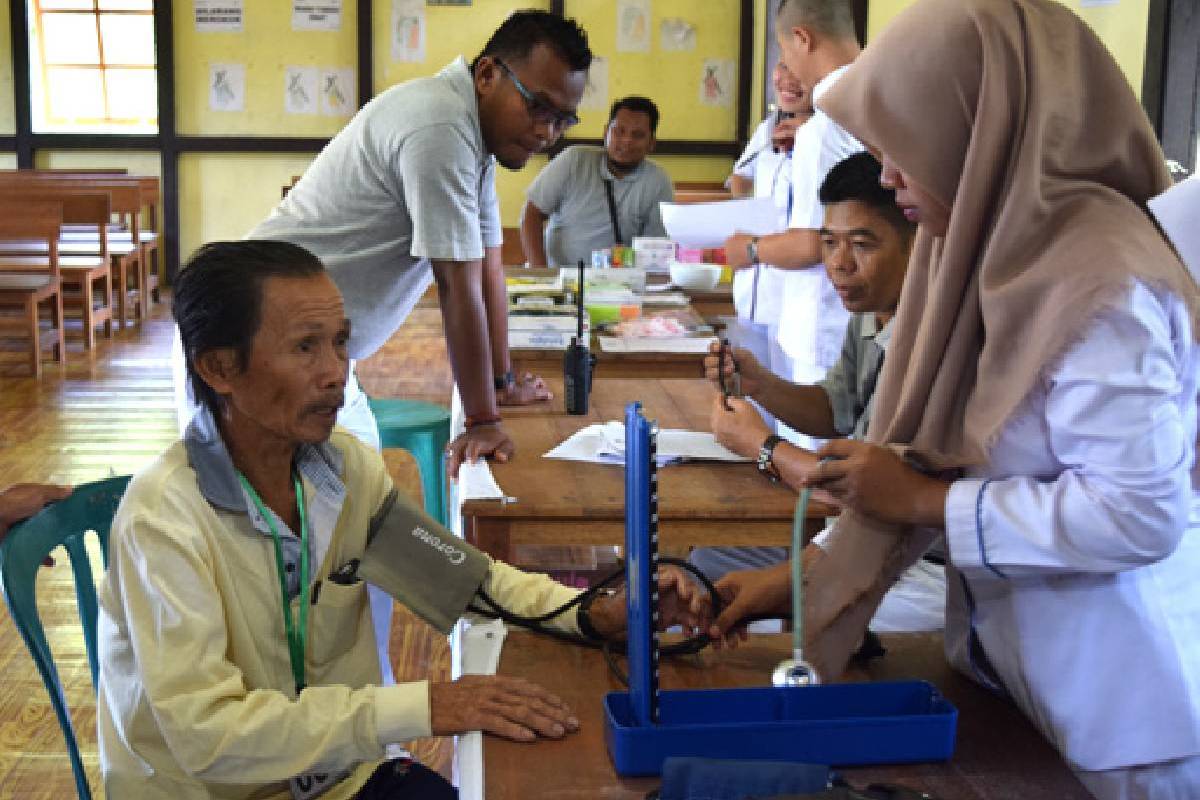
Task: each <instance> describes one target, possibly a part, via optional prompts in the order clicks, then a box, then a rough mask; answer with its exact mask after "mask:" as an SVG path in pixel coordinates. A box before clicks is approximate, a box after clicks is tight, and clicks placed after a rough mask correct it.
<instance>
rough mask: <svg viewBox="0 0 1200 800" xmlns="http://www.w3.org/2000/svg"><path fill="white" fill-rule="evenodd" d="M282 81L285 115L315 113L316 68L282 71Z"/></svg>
mask: <svg viewBox="0 0 1200 800" xmlns="http://www.w3.org/2000/svg"><path fill="white" fill-rule="evenodd" d="M283 81H284V84H283V110H284V111H285V112H286V113H288V114H316V113H317V81H318V77H317V68H316V67H288V68H287V69H286V70H284V77H283Z"/></svg>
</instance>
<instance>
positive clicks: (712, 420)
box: [709, 395, 771, 458]
mask: <svg viewBox="0 0 1200 800" xmlns="http://www.w3.org/2000/svg"><path fill="white" fill-rule="evenodd" d="M725 403H726V400H725V398H723V397H721V396H720V395H717V396H716V397H715V398H713V407H712V414H711V415H710V417H709V424H710V425H711V427H712V432H713V435H714V436H715V437H717V441H718V442H720V443H721V444H722V445H724V446H725V447H728V448H729V449H730V450H732V451H733V452H735V453H737V454H738V455H740V456H745V457H746V458H754V457H756V456H757V455H758V451H759V448H761V447H762V445H763V442H765V441H766V440H767V437H768V436H770V435H771V429H770V428H768V427H767V423H766V422H764V421H763V418H762V415H761V414H759V413H758V409H756V408H755V407H754V406H752V405H751V404H750V403H748V402H747V401H745V400H738V399H736V398H730V399H729V400H728V403H729V408H728V409H726V408H725Z"/></svg>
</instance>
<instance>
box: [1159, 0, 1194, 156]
mask: <svg viewBox="0 0 1200 800" xmlns="http://www.w3.org/2000/svg"><path fill="white" fill-rule="evenodd" d="M1165 26H1166V37H1165V38H1166V52H1165V58H1164V59H1163V80H1162V87H1163V88H1162V102H1161V109H1162V111H1161V116H1160V119H1159V138H1160V140H1161V141H1162V146H1163V151H1164V152H1165V153H1166V154H1167V158H1171V159H1174V160H1175V161H1178V162H1179V163H1180V164H1182V165H1183V166H1184V167H1186V168H1187V169H1188V170H1189V171H1191V170H1193V169H1194V167H1195V165H1196V135H1197V131H1198V126H1200V119H1198V118H1197V117H1198V115H1197V103H1200V5H1197V3H1196V2H1195V0H1171V1H1170V3H1169V8H1168V11H1167V17H1166V22H1165ZM1151 119H1154V117H1151Z"/></svg>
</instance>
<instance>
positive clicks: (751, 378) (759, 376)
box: [704, 342, 771, 397]
mask: <svg viewBox="0 0 1200 800" xmlns="http://www.w3.org/2000/svg"><path fill="white" fill-rule="evenodd" d="M721 361H722V359H721V343H720V342H712V343H711V344H709V346H708V355H706V356H705V357H704V377H705V378H708V379H709V380H710V381H712V382H713V383H714V384H716V385H717V386H720V385H721V379H720V378H719V377H718V376H717V368H718V366H720V367H721V369H722V371H723V372H724V373H725V380H726V381H727V382H728V381H729V380H730V378H732V377H733V373H734V372H737V374H738V381H739V382H740V383H741V387H740V388H741V390H742V394H743V395H746V396H748V397H754V396H755V395H757V394H758V393H759V392H761V391H762V390H763V388H764V386H765V385H766V382H767V379H768V378H769V376H770V374H771V373H770V372H769V371H768V370H767V369H766V368H764V367H763V365H762V364H760V363H758V359H757V358H755V357H754V354H753V353H751V352H750V351H749V350H746V349H744V348H741V347H739V348H737V349H735V350H734V351H733V357H732V358H730V356H729V355H726V356H725V358H724V362H725V363H724V364H722V363H721Z"/></svg>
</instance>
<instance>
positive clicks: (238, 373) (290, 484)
mask: <svg viewBox="0 0 1200 800" xmlns="http://www.w3.org/2000/svg"><path fill="white" fill-rule="evenodd" d="M174 314H175V320H176V322H177V323H178V325H179V330H180V333H181V336H182V340H183V345H184V351H185V356H186V360H187V370H188V375H189V379H190V380H191V382H192V384H193V388H194V389H195V390H196V395H197V396H198V397H199V398H201V399H202V401H203V405H202V407H201V410H200V411H199V412H198V413H197V415H196V417H195V418H194V419H193V421H192V423H191V425H190V426H189V428H188V429H187V431H186V433H185V434H184V437H183V439H182V441H179V442H177V443H176V444H174V445H173V446H172V447H170V448H169V449H168V450H167V451H166V452H165V453H163V454H162V455H161V456H160V457H159V458H158V459H157V460H156V461H155V462H154V463H153V464H151V465H150V466H149V467H147V468H146V469H145V470H143V471H142V472H141V473H139V474H138V475H137V476H135V477H134V478H133V480H132V482H131V483H130V485H129V489H128V491H127V492H126V494H125V496H124V499H123V500H122V502H121V506H120V508H119V510H118V512H117V515H116V518H115V520H114V523H113V528H112V533H111V538H110V542H109V568H108V573H107V575H106V576H105V579H104V582H103V585H102V588H101V592H100V606H101V607H100V619H99V641H100V686H99V698H98V702H97V706H98V717H99V720H98V723H99V746H100V764H101V769H102V772H103V775H104V782H105V789H106V791H107V794H108V796H109V797H120V798H123V797H138V798H163V799H164V800H166V799H167V798H169V800H185V798H187V799H190V798H217V797H219V798H251V797H254V798H259V797H288V796H289V791H290V796H292V797H315V796H317V795H318V794H321V795H322V796H324V797H327V798H349V797H356V798H374V797H381V798H382V797H388V798H397V797H421V798H440V797H450V796H454V789H453V787H451V786H450V785H449V784H448V783H446V782H445V781H444V780H443V779H441V778H440V777H439V776H437V775H436V774H434V773H432V772H430V771H429V770H426V769H424V768H423V767H420V766H419V765H415V764H412V763H411V761H409V760H394V761H387V760H385V755H384V754H385V747H386V746H388V745H389V744H392V743H397V742H403V741H406V740H409V739H414V738H419V737H426V736H430V735H450V734H458V733H463V732H466V731H474V730H482V731H486V732H489V733H492V734H496V735H499V736H504V737H506V738H510V739H514V740H518V741H533V740H536V739H538V738H539V737H547V738H560V737H562V736H564V735H566V734H568V733H571V732H572V731H574V730H576V729H577V728H578V725H579V723H578V721H577V719H576V718H575V716H574V715H573V713H572V711H571V709H570V708H568V707H567V706H566V705H565V704H564V703H563V702H562V700H560V699H559V698H558V697H556V696H554V695H552V694H551V693H550V692H548V691H546V690H545V689H542V688H540V687H538V686H536V685H534V684H532V683H529V682H526V681H522V680H516V679H510V678H504V677H499V676H467V677H464V678H461V679H459V680H457V681H453V682H441V683H438V682H429V681H416V682H411V683H402V684H398V685H393V686H386V687H381V686H379V685H378V683H379V679H380V668H379V661H378V658H377V657H376V653H375V644H374V631H373V628H372V623H371V616H370V613H369V610H368V603H367V594H366V584H365V583H364V582H363V580H361V579H359V578H357V577H356V575H355V574H354V573H355V569H356V568H357V565H358V564H359V562H360V561H362V560H363V559H364V553H365V552H366V551H367V550H368V541H369V536H371V535H372V532H373V531H375V532H377V533H375V534H374V535H376V536H381V537H382V536H385V534H387V533H389V532H393V533H394V532H395V529H392V528H386V527H383V528H381V525H383V523H381V520H383V522H386V520H387V519H388V515H389V514H390V513H391V509H393V508H395V507H396V505H397V503H398V502H399V503H401V504H406V501H404V500H399V501H398V500H397V497H396V490H395V488H393V486H392V482H391V480H390V478H389V477H388V473H387V471H386V470H385V468H384V465H383V461H382V460H381V458H380V456H379V455H378V454H377V453H376V452H375V451H374V450H372V449H371V448H368V447H366V446H364V445H362V444H361V443H359V441H358V440H357V439H355V438H354V437H353V436H352V435H350V434H349V433H347V432H346V431H344V430H342V429H340V428H338V429H335V427H334V422H335V420H336V418H337V411H338V407H339V406H340V405H341V403H342V396H343V389H344V387H345V383H346V376H347V365H348V360H347V355H346V341H347V339H348V338H349V335H350V330H349V321H348V320H347V318H346V312H345V310H344V308H343V305H342V298H341V295H340V294H339V293H338V290H337V288H336V286H335V285H334V283H333V281H331V280H330V278H329V276H328V274H327V273H326V272H325V270H324V268H323V266H322V264H321V263H320V261H318V260H317V259H316V258H315V257H314V256H312V255H311V254H310V253H308V252H307V251H306V250H304V249H302V248H299V247H297V246H295V245H291V244H286V243H282V242H271V241H243V242H225V243H216V244H210V245H207V246H205V247H203V248H201V250H200V251H198V252H197V253H196V254H195V255H194V256H193V257H192V259H191V261H190V262H189V264H188V265H187V266H186V267H185V268H184V270H183V271H182V272H181V273H180V276H179V279H178V281H177V284H176V290H175V306H174ZM414 532H415V529H414ZM396 538H399V537H396ZM370 541H371V546H372V547H373V546H374V541H375V540H374V539H371V540H370ZM453 546H454V547H456V548H458V550H456V553H459V552H461V553H464V554H466V557H467V559H466V560H467V561H468V562H469V563H474V564H481V565H482V567H481V569H480V571H479V577H478V581H479V584H476V585H480V588H481V589H482V590H483V591H484V592H486V594H487V596H488V597H490V598H493V599H495V600H496V601H497V602H498V603H499V604H500V605H501V606H504V607H506V608H507V609H509V610H511V611H513V612H515V613H517V614H522V615H528V616H532V615H538V614H544V613H546V612H548V611H551V610H553V609H555V608H557V607H559V606H560V605H562V604H564V603H566V602H567V601H570V600H572V599H573V598H574V597H575V596H576V595H577V591H576V590H572V589H568V588H566V587H564V586H561V585H559V584H557V583H555V582H554V581H552V580H550V579H549V578H547V577H545V576H542V575H531V574H526V573H523V572H521V571H519V570H516V569H514V568H512V567H509V566H507V565H505V564H503V563H500V562H493V561H491V560H490V559H488V558H487V557H486V556H485V555H483V554H482V553H479V552H478V551H475V550H473V549H472V548H471V547H470V546H469V545H467V544H466V543H465V542H461V541H458V540H455V542H454V545H453ZM364 563H365V562H364ZM679 582H680V578H679V573H677V572H672V573H669V574H666V575H664V577H663V578H662V580H661V582H660V588H661V589H662V590H663V592H664V597H665V598H666V599H667V601H668V602H667V605H666V606H665V607H664V616H665V617H667V618H669V619H668V620H667V621H683V622H685V623H687V622H688V621H689V620H691V618H690V617H687V615H685V614H683V613H681V609H682V608H683V606H682V605H677V604H676V603H677V602H678V601H679V600H680V598H679V596H678V595H677V594H676V593H675V591H674V588H675V586H676V585H677V583H679ZM429 583H430V584H431V585H429V586H427V587H415V588H413V589H412V591H413V593H414V594H421V593H425V594H426V595H428V596H436V595H438V592H439V590H440V589H439V586H437V585H436V584H437V582H436V580H434V581H430V582H429ZM684 583H686V582H684ZM469 591H474V588H471V589H470V590H469ZM683 591H684V592H685V593H686V592H687V591H689V590H688V589H687V588H686V587H684V589H683ZM417 599H418V601H419V600H420V598H417ZM433 602H436V601H433ZM623 604H624V598H623V595H621V594H618V595H615V596H611V597H597V598H596V600H595V602H594V603H592V604H591V605H590V606H588V605H587V604H580V605H581V606H585V607H583V608H581V609H579V610H576V609H572V610H571V612H570V613H568V614H564V615H561V616H559V617H555V618H553V619H552V620H551V621H550V623H549V625H550V626H552V627H555V628H557V629H559V630H562V631H566V632H570V633H579V632H580V631H581V630H583V631H586V632H587V633H588V634H590V635H593V636H614V635H619V634H620V633H621V632H622V631H623V628H624V624H625V623H624V620H625V612H624V605H623ZM464 605H465V603H464ZM462 611H463V608H461V607H460V608H458V609H456V610H454V613H453V615H452V616H453V617H457V616H458V614H460V613H462ZM685 617H686V618H685ZM692 621H694V620H692Z"/></svg>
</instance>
